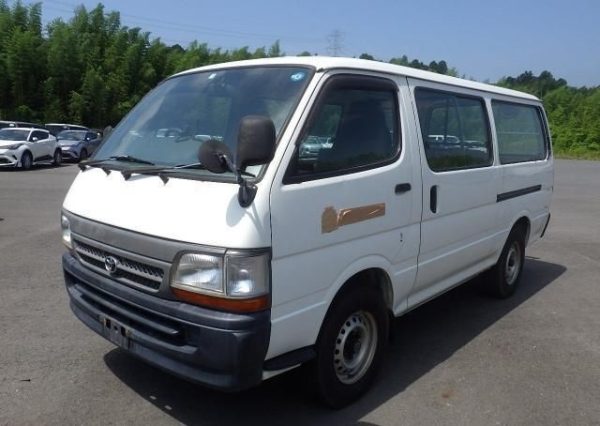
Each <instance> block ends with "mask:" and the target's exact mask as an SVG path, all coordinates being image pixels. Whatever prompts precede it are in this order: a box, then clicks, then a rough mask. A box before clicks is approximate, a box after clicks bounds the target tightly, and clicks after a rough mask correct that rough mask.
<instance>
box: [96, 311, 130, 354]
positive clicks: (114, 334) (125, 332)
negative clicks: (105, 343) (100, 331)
mask: <svg viewBox="0 0 600 426" xmlns="http://www.w3.org/2000/svg"><path fill="white" fill-rule="evenodd" d="M101 321H102V325H103V328H104V336H105V337H106V338H107V339H108V340H110V341H111V342H113V343H114V344H115V345H117V346H120V347H122V348H125V349H128V348H129V342H130V339H129V337H130V336H131V330H130V329H128V328H127V327H125V326H124V325H123V324H121V323H120V322H118V321H115V320H114V319H112V318H107V317H104V318H102V320H101Z"/></svg>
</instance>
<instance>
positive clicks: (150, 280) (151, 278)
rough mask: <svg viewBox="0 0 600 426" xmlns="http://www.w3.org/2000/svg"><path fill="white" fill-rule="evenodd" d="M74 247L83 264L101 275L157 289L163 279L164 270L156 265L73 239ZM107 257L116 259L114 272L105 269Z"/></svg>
mask: <svg viewBox="0 0 600 426" xmlns="http://www.w3.org/2000/svg"><path fill="white" fill-rule="evenodd" d="M74 248H75V252H76V253H77V255H78V257H79V260H80V261H81V263H82V264H83V265H84V266H87V267H88V268H91V269H93V270H95V271H97V272H100V273H102V274H103V275H106V276H110V277H111V278H113V279H116V280H117V281H122V282H124V283H125V284H133V285H136V286H143V287H146V288H150V289H152V290H158V289H159V287H160V284H161V283H162V281H163V277H164V275H165V271H164V270H163V269H162V268H159V267H157V266H153V265H149V264H147V263H142V262H138V261H136V260H133V259H131V258H128V257H126V256H123V255H119V254H117V253H115V252H111V251H109V250H105V249H102V248H99V247H94V246H92V245H90V244H87V243H84V242H82V241H80V240H74ZM109 257H111V258H113V259H114V260H115V261H116V262H115V269H114V272H108V270H107V269H106V266H105V265H106V259H107V258H109Z"/></svg>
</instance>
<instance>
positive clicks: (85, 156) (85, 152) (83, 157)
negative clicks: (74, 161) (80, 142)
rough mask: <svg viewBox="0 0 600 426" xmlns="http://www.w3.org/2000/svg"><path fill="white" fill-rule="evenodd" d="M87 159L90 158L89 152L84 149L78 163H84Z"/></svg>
mask: <svg viewBox="0 0 600 426" xmlns="http://www.w3.org/2000/svg"><path fill="white" fill-rule="evenodd" d="M86 158H88V152H87V150H86V149H85V148H83V149H82V150H81V152H80V153H79V160H78V161H83V160H85V159H86Z"/></svg>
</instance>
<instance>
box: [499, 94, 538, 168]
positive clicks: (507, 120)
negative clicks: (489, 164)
mask: <svg viewBox="0 0 600 426" xmlns="http://www.w3.org/2000/svg"><path fill="white" fill-rule="evenodd" d="M492 110H493V113H494V122H495V123H496V134H497V138H498V154H499V155H500V163H502V164H510V163H520V162H523V161H536V160H543V159H545V158H546V155H547V144H546V135H545V132H544V126H543V125H542V115H541V112H540V109H539V108H538V107H535V106H532V105H520V104H513V103H508V102H500V101H492Z"/></svg>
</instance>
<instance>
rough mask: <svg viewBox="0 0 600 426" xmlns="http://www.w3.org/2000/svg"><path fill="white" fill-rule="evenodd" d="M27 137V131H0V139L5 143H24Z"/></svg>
mask: <svg viewBox="0 0 600 426" xmlns="http://www.w3.org/2000/svg"><path fill="white" fill-rule="evenodd" d="M27 136H29V130H16V129H2V130H0V139H2V140H5V141H26V140H27Z"/></svg>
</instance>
